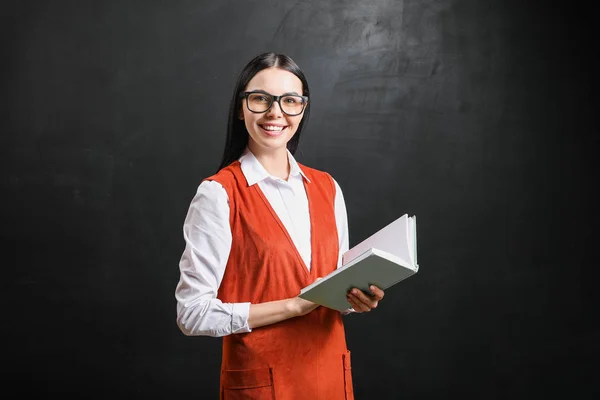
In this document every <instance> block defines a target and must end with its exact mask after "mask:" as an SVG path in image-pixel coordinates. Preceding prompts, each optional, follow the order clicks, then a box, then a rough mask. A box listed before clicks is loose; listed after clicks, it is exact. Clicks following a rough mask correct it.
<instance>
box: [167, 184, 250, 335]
mask: <svg viewBox="0 0 600 400" xmlns="http://www.w3.org/2000/svg"><path fill="white" fill-rule="evenodd" d="M183 237H184V240H185V249H184V251H183V254H182V256H181V259H180V262H179V270H180V279H179V283H178V284H177V287H176V289H175V298H176V300H177V325H178V326H179V328H180V329H181V331H182V332H183V333H184V334H185V335H188V336H199V335H204V336H215V337H218V336H225V335H229V334H233V333H242V332H250V331H251V329H250V328H249V326H248V316H249V313H250V303H223V302H221V300H219V299H217V297H216V296H217V291H218V289H219V286H220V284H221V281H222V279H223V275H224V273H225V267H226V265H227V259H228V256H229V251H230V249H231V241H232V237H231V227H230V225H229V200H228V197H227V192H226V191H225V189H224V188H223V187H222V186H221V184H219V183H218V182H214V181H204V182H202V183H201V184H200V185H199V187H198V190H197V192H196V195H195V196H194V198H193V199H192V202H191V204H190V207H189V209H188V213H187V216H186V218H185V221H184V224H183Z"/></svg>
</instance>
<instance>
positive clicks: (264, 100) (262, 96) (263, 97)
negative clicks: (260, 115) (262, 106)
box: [250, 94, 270, 103]
mask: <svg viewBox="0 0 600 400" xmlns="http://www.w3.org/2000/svg"><path fill="white" fill-rule="evenodd" d="M250 101H257V102H260V103H268V102H269V101H270V99H269V96H267V95H265V94H252V95H250Z"/></svg>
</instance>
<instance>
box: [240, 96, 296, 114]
mask: <svg viewBox="0 0 600 400" xmlns="http://www.w3.org/2000/svg"><path fill="white" fill-rule="evenodd" d="M271 104H273V96H269V95H267V94H264V93H250V94H249V95H248V109H249V110H250V111H254V112H265V111H267V110H268V109H269V107H271ZM279 106H280V107H281V110H282V111H283V112H284V113H286V114H289V115H298V114H300V113H301V112H302V110H303V109H304V99H303V98H302V97H300V96H294V95H288V96H283V97H281V98H280V99H279Z"/></svg>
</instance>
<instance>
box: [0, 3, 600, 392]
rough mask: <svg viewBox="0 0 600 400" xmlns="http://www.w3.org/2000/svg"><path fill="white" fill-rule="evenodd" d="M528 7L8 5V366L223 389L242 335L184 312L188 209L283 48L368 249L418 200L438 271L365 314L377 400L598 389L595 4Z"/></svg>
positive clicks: (94, 380)
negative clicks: (218, 330) (188, 319)
mask: <svg viewBox="0 0 600 400" xmlns="http://www.w3.org/2000/svg"><path fill="white" fill-rule="evenodd" d="M525 3H526V2H517V1H495V0H487V1H475V0H438V1H435V0H423V1H409V0H404V1H402V0H398V1H393V0H386V1H378V0H366V1H350V0H341V1H334V0H306V1H301V2H288V1H272V0H261V1H238V2H234V1H214V2H199V1H169V2H157V1H152V2H150V1H112V0H111V1H101V2H90V1H36V2H23V1H9V2H8V4H5V5H4V6H3V11H2V17H1V22H2V23H1V24H0V33H2V42H1V43H2V50H3V51H2V67H1V68H2V74H1V78H0V98H1V99H2V104H3V106H2V108H1V110H2V111H1V114H0V115H1V118H0V120H1V122H0V124H1V125H0V156H1V157H0V163H1V166H2V180H1V183H0V184H1V188H2V205H3V206H2V208H1V213H0V221H1V224H0V226H1V230H0V231H1V235H2V242H3V244H4V246H3V250H2V266H3V268H2V271H3V274H4V277H3V278H2V279H1V281H2V289H3V290H2V292H3V309H4V313H3V321H4V322H3V328H2V335H3V338H4V340H3V344H4V350H3V356H2V359H3V362H4V366H5V371H7V372H5V373H4V378H5V380H6V381H7V382H8V384H5V387H7V388H8V387H14V388H16V390H17V391H18V393H19V395H23V396H24V395H26V394H32V395H42V394H61V395H64V396H67V397H68V396H69V395H72V396H73V397H76V398H114V397H115V396H117V395H125V396H126V397H127V398H161V399H175V398H183V397H184V396H194V397H195V398H202V399H204V398H207V399H211V398H217V396H218V386H219V385H218V377H219V367H220V344H221V342H220V340H219V339H216V338H209V337H187V336H184V335H183V334H182V333H181V332H180V331H179V329H178V328H177V326H176V323H175V298H174V289H175V285H176V283H177V280H178V278H179V271H178V262H179V257H180V256H181V253H182V251H183V236H182V223H183V219H184V217H185V214H186V211H187V207H188V205H189V202H190V200H191V198H192V196H193V194H194V193H195V191H196V188H197V186H198V184H199V183H200V181H201V180H202V179H203V178H204V177H206V176H208V175H210V174H212V173H214V172H215V170H216V168H217V166H218V164H219V161H220V156H221V153H222V148H223V145H224V140H225V131H226V122H227V109H228V106H229V99H230V96H231V92H232V90H233V86H234V83H235V79H236V76H237V74H238V72H239V71H240V69H241V68H242V67H243V65H244V64H245V63H246V62H247V61H249V60H250V58H252V57H253V56H255V55H256V54H258V53H261V52H263V51H276V52H283V53H286V54H288V55H289V56H291V57H292V58H293V59H294V60H295V61H296V62H297V63H298V64H299V65H300V66H301V68H302V69H303V70H304V72H305V74H306V76H307V78H308V82H309V84H310V87H311V104H312V106H311V107H312V109H311V116H310V120H309V122H308V125H307V126H306V130H305V131H304V133H303V137H302V141H301V143H300V148H299V151H298V153H297V154H296V156H297V159H298V160H299V161H300V162H303V163H304V164H307V165H309V166H312V167H315V168H319V169H323V170H327V171H328V172H330V173H331V174H332V175H333V176H334V177H335V178H336V180H337V181H338V182H339V183H340V185H341V187H342V189H343V191H344V196H345V199H346V203H347V207H348V218H349V225H350V242H351V245H353V244H356V243H358V242H360V241H361V240H363V239H364V238H365V237H367V236H368V235H369V234H370V233H371V232H373V231H375V230H376V229H377V228H378V227H380V226H383V225H384V224H385V223H387V222H388V221H391V220H393V219H395V218H397V217H398V216H400V215H402V214H404V213H409V214H411V215H418V217H419V264H420V271H419V274H417V275H416V276H415V277H414V278H411V281H410V282H408V281H407V284H405V285H402V286H403V287H402V288H399V289H400V290H395V291H394V293H393V294H391V293H390V295H389V296H386V298H385V299H384V300H383V301H382V302H381V304H380V305H379V307H378V308H377V309H376V310H374V311H373V312H371V313H368V314H363V315H350V316H346V317H344V318H345V323H346V331H347V336H348V345H349V348H350V349H351V351H352V353H353V374H354V386H355V392H356V397H357V399H376V398H377V399H395V398H399V397H398V396H397V394H398V393H399V394H401V398H407V399H417V398H419V399H420V398H450V397H453V396H455V395H456V396H459V397H460V398H463V399H464V398H473V399H480V398H486V399H489V398H498V399H506V398H511V399H515V398H528V399H531V398H542V397H543V396H547V395H549V394H563V395H568V396H569V398H573V397H575V398H581V393H582V392H583V391H584V390H588V391H590V392H596V394H598V387H597V385H596V384H595V383H594V381H593V380H592V374H591V371H592V365H593V364H595V363H597V360H598V356H599V355H600V351H599V350H600V349H599V343H600V341H599V340H598V338H599V337H600V336H599V334H600V332H599V331H598V328H597V326H596V325H597V310H596V307H595V306H593V304H594V303H593V301H592V300H593V298H592V297H593V295H592V293H593V292H595V290H594V289H593V288H592V282H594V280H593V279H592V270H593V269H594V265H595V263H594V261H593V260H591V255H592V251H591V249H593V248H595V247H596V236H597V235H596V232H597V226H598V222H599V219H598V213H597V211H596V208H597V207H596V203H597V201H596V200H595V197H594V196H593V195H592V191H593V189H594V188H595V186H596V185H597V184H596V182H597V176H595V174H593V173H592V161H591V155H592V152H593V151H595V145H596V144H597V143H598V140H597V137H598V125H597V123H596V122H597V121H596V114H597V113H596V108H595V107H594V101H595V97H596V93H597V91H596V87H595V86H594V83H595V76H596V71H597V68H595V66H594V65H593V64H592V63H591V62H592V60H588V57H590V55H591V54H592V53H593V48H595V46H596V44H595V43H594V44H592V40H591V39H590V38H591V37H593V35H592V34H591V31H592V27H593V26H595V25H596V24H595V23H594V24H588V23H587V22H588V19H591V18H590V16H591V15H592V14H591V13H590V12H589V11H587V10H583V9H580V8H577V9H575V8H572V7H574V6H571V5H563V6H561V7H556V8H553V6H551V5H550V4H548V3H543V4H542V3H541V2H539V3H540V4H539V7H538V6H536V5H535V2H534V3H527V4H525Z"/></svg>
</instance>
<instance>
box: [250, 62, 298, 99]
mask: <svg viewBox="0 0 600 400" xmlns="http://www.w3.org/2000/svg"><path fill="white" fill-rule="evenodd" d="M246 90H247V91H252V90H264V91H266V92H269V93H271V94H273V95H275V96H277V95H280V94H283V93H289V92H296V93H298V94H302V81H301V80H300V79H299V78H298V77H297V76H296V75H294V74H292V73H291V72H289V71H286V70H283V69H279V68H266V69H263V70H262V71H260V72H258V73H257V74H256V75H254V76H253V77H252V79H251V80H250V82H248V85H247V86H246Z"/></svg>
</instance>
